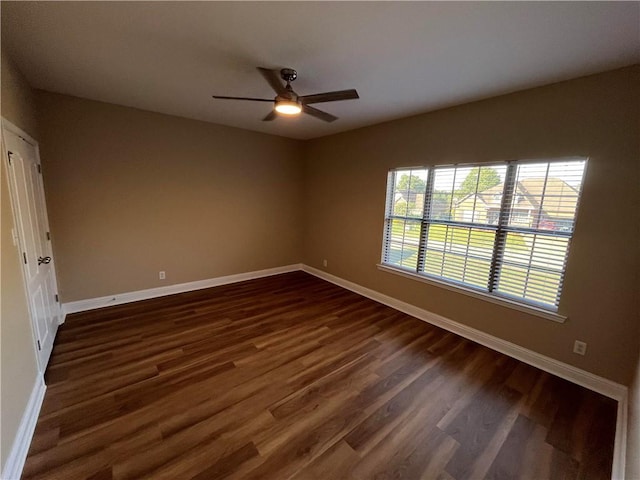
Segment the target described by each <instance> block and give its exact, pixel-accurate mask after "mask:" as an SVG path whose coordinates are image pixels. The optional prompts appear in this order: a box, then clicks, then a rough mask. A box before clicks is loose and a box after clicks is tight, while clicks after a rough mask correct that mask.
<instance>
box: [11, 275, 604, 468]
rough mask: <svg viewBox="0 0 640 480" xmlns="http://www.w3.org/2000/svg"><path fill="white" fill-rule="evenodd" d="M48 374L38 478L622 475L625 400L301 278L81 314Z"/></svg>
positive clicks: (37, 441)
mask: <svg viewBox="0 0 640 480" xmlns="http://www.w3.org/2000/svg"><path fill="white" fill-rule="evenodd" d="M514 328H517V327H515V326H514ZM46 382H47V385H48V389H47V392H46V397H45V400H44V405H43V407H42V411H41V413H40V418H39V420H38V424H37V427H36V433H35V436H34V439H33V443H32V445H31V449H30V452H29V456H28V458H27V462H26V465H25V469H24V474H23V478H25V479H36V478H42V479H64V480H73V479H92V480H103V479H141V478H166V479H191V478H193V479H222V478H236V479H240V478H242V479H273V480H285V479H288V478H295V479H318V480H320V479H322V480H331V479H391V478H393V479H401V478H402V479H420V478H424V479H456V480H461V479H482V478H489V479H508V478H531V479H534V478H535V479H548V478H558V479H560V478H562V479H573V478H589V479H600V478H602V479H604V478H609V477H610V475H611V464H612V458H613V442H614V433H615V432H614V431H615V421H616V402H614V401H613V400H610V399H608V398H605V397H603V396H601V395H598V394H596V393H593V392H590V391H588V390H586V389H584V388H581V387H578V386H576V385H573V384H571V383H569V382H567V381H564V380H561V379H559V378H557V377H554V376H552V375H549V374H547V373H544V372H542V371H540V370H538V369H536V368H533V367H530V366H528V365H525V364H523V363H521V362H519V361H516V360H513V359H511V358H509V357H506V356H504V355H502V354H499V353H496V352H494V351H492V350H489V349H487V348H485V347H482V346H479V345H477V344H475V343H473V342H470V341H467V340H464V339H462V338H460V337H458V336H456V335H453V334H451V333H448V332H446V331H444V330H441V329H439V328H437V327H434V326H431V325H429V324H426V323H423V322H421V321H419V320H416V319H414V318H412V317H409V316H407V315H405V314H403V313H399V312H397V311H395V310H393V309H391V308H388V307H386V306H384V305H381V304H378V303H376V302H373V301H371V300H369V299H366V298H363V297H361V296H358V295H356V294H354V293H352V292H349V291H347V290H344V289H342V288H339V287H337V286H334V285H332V284H330V283H326V282H324V281H322V280H319V279H317V278H315V277H312V276H310V275H307V274H305V273H302V272H295V273H290V274H285V275H278V276H274V277H269V278H264V279H259V280H252V281H248V282H243V283H238V284H233V285H227V286H222V287H217V288H212V289H207V290H200V291H196V292H190V293H185V294H180V295H174V296H170V297H163V298H159V299H154V300H148V301H143V302H138V303H134V304H128V305H123V306H115V307H110V308H105V309H101V310H94V311H91V312H86V313H80V314H74V315H70V316H69V317H68V318H67V321H66V323H65V324H64V325H63V326H62V327H61V329H60V331H59V333H58V337H57V339H56V344H55V348H54V351H53V355H52V358H51V362H50V364H49V368H48V369H47V373H46Z"/></svg>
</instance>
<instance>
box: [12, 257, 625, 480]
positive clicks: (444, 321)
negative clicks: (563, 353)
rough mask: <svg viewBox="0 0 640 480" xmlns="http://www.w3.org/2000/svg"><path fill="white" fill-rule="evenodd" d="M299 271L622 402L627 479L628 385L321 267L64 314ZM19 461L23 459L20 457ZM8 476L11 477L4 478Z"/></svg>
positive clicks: (617, 471)
mask: <svg viewBox="0 0 640 480" xmlns="http://www.w3.org/2000/svg"><path fill="white" fill-rule="evenodd" d="M296 270H302V271H305V272H307V273H309V274H311V275H314V276H316V277H318V278H321V279H323V280H326V281H328V282H331V283H333V284H335V285H338V286H340V287H343V288H346V289H347V290H351V291H353V292H355V293H358V294H360V295H362V296H364V297H367V298H370V299H372V300H374V301H376V302H379V303H382V304H384V305H387V306H389V307H391V308H394V309H396V310H399V311H401V312H404V313H406V314H408V315H411V316H412V317H415V318H418V319H419V320H422V321H424V322H427V323H430V324H432V325H436V326H438V327H440V328H443V329H445V330H447V331H449V332H452V333H455V334H457V335H460V336H461V337H464V338H467V339H469V340H471V341H474V342H476V343H479V344H481V345H484V346H485V347H488V348H491V349H492V350H495V351H498V352H500V353H503V354H505V355H508V356H510V357H512V358H515V359H517V360H520V361H522V362H524V363H526V364H528V365H531V366H534V367H537V368H539V369H540V370H544V371H545V372H548V373H551V374H553V375H556V376H558V377H560V378H564V379H565V380H568V381H570V382H573V383H575V384H577V385H580V386H583V387H585V388H588V389H590V390H593V391H595V392H598V393H600V394H602V395H605V396H607V397H609V398H612V399H614V400H617V401H618V415H617V422H616V437H615V446H614V458H613V471H612V478H613V479H622V478H624V468H625V453H626V444H627V438H626V434H627V424H626V421H627V395H628V388H627V387H626V386H624V385H621V384H619V383H616V382H613V381H611V380H608V379H606V378H603V377H600V376H598V375H595V374H593V373H590V372H587V371H585V370H582V369H579V368H577V367H574V366H572V365H569V364H567V363H564V362H560V361H558V360H555V359H553V358H550V357H547V356H545V355H542V354H540V353H537V352H534V351H533V350H529V349H526V348H524V347H521V346H519V345H516V344H514V343H511V342H508V341H506V340H503V339H501V338H498V337H495V336H493V335H490V334H488V333H485V332H483V331H481V330H477V329H475V328H471V327H469V326H467V325H463V324H461V323H458V322H455V321H454V320H451V319H449V318H446V317H443V316H441V315H437V314H435V313H433V312H429V311H428V310H424V309H422V308H419V307H416V306H414V305H411V304H409V303H406V302H403V301H401V300H398V299H396V298H393V297H390V296H388V295H385V294H383V293H380V292H377V291H375V290H372V289H370V288H366V287H363V286H362V285H358V284H357V283H353V282H350V281H349V280H345V279H343V278H340V277H337V276H335V275H331V274H329V273H327V272H324V271H322V270H318V269H317V268H314V267H310V266H308V265H305V264H292V265H286V266H283V267H276V268H269V269H266V270H258V271H254V272H246V273H240V274H236V275H227V276H224V277H217V278H211V279H207V280H200V281H196V282H188V283H181V284H176V285H170V286H167V287H158V288H151V289H148V290H139V291H137V292H128V293H122V294H117V295H108V296H105V297H99V298H92V299H87V300H80V301H76V302H69V303H64V304H63V305H62V308H63V314H64V315H67V314H70V313H76V312H82V311H86V310H93V309H96V308H102V307H107V306H111V305H120V304H123V303H129V302H135V301H138V300H146V299H149V298H156V297H162V296H166V295H172V294H175V293H182V292H188V291H192V290H199V289H203V288H210V287H215V286H219V285H226V284H230V283H236V282H242V281H246V280H252V279H256V278H262V277H268V276H271V275H278V274H281V273H288V272H293V271H296ZM43 386H44V384H43ZM42 395H44V390H43V391H42ZM32 396H33V395H32ZM41 402H42V398H40V402H39V403H38V408H37V411H39V409H40V407H39V406H40V404H41ZM30 404H31V400H30ZM37 411H36V414H35V419H37ZM35 419H34V421H33V422H34V423H33V428H35ZM23 420H24V419H23ZM31 435H33V430H31V433H30V435H29V436H28V439H29V440H30V438H31ZM28 446H29V443H28V442H27V444H26V447H25V448H26V449H28ZM14 447H15V446H14ZM14 449H15V448H14ZM26 454H27V451H26V450H25V452H24V458H26ZM12 458H13V450H12V456H11V457H10V458H9V460H12ZM16 458H18V457H17V456H16ZM24 458H22V462H21V463H20V464H19V465H16V466H19V468H20V470H21V469H22V466H23V464H24ZM9 460H8V461H7V465H10V461H9ZM14 462H15V461H14ZM5 470H6V469H5ZM11 471H12V472H13V471H16V470H11ZM3 472H4V471H3ZM2 478H3V479H5V477H4V475H3V477H2ZM9 478H13V477H7V479H9Z"/></svg>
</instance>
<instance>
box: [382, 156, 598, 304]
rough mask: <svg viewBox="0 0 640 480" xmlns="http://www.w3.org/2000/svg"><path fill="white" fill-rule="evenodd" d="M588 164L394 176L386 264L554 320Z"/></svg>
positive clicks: (444, 169) (413, 171) (438, 169)
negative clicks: (521, 306)
mask: <svg viewBox="0 0 640 480" xmlns="http://www.w3.org/2000/svg"><path fill="white" fill-rule="evenodd" d="M585 166H586V160H585V159H572V160H559V161H528V162H525V161H520V162H507V163H500V164H478V165H455V166H433V167H420V168H400V169H395V170H391V171H390V172H389V176H388V183H387V206H386V215H385V232H384V239H383V252H382V264H383V265H384V266H387V267H392V268H397V269H399V270H402V271H404V272H411V273H412V274H415V275H417V276H420V277H424V278H428V279H433V280H437V281H439V282H446V283H447V284H450V285H456V286H460V287H464V288H471V289H474V290H477V291H479V292H483V293H485V294H488V295H493V296H496V297H503V298H506V299H509V300H511V301H516V302H519V303H523V304H528V305H533V306H535V307H539V308H543V309H546V310H550V311H557V308H558V305H559V302H560V295H561V292H562V285H563V282H564V274H565V269H566V263H567V259H568V255H569V246H570V242H571V238H572V236H573V230H574V225H575V218H576V213H577V209H578V202H579V198H580V192H581V189H582V182H583V176H584V169H585Z"/></svg>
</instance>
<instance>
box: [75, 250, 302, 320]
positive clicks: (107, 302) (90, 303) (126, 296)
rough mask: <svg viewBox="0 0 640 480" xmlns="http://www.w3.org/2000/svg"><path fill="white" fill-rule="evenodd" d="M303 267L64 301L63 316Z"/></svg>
mask: <svg viewBox="0 0 640 480" xmlns="http://www.w3.org/2000/svg"><path fill="white" fill-rule="evenodd" d="M301 269H302V265H301V264H298V263H296V264H292V265H285V266H283V267H275V268H267V269H265V270H256V271H253V272H245V273H238V274H235V275H226V276H223V277H215V278H208V279H206V280H198V281H195V282H187V283H178V284H175V285H168V286H166V287H157V288H149V289H147V290H138V291H136V292H126V293H118V294H115V295H107V296H104V297H98V298H89V299H87V300H78V301H76V302H68V303H63V304H62V312H63V316H66V315H68V314H70V313H77V312H84V311H87V310H94V309H96V308H102V307H109V306H112V305H121V304H123V303H130V302H137V301H139V300H147V299H149V298H157V297H164V296H166V295H173V294H176V293H183V292H190V291H193V290H201V289H203V288H211V287H217V286H219V285H227V284H229V283H236V282H244V281H246V280H253V279H255V278H262V277H270V276H272V275H279V274H281V273H288V272H294V271H297V270H301Z"/></svg>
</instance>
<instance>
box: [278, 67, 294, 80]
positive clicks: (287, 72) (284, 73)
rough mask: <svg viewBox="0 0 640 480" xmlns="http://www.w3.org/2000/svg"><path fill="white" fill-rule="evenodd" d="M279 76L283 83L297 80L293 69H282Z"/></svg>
mask: <svg viewBox="0 0 640 480" xmlns="http://www.w3.org/2000/svg"><path fill="white" fill-rule="evenodd" d="M280 76H281V77H282V79H283V80H284V81H285V82H287V83H289V82H293V81H294V80H295V79H296V78H298V72H296V71H295V70H294V69H293V68H283V69H282V70H280Z"/></svg>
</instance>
